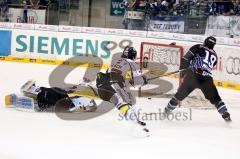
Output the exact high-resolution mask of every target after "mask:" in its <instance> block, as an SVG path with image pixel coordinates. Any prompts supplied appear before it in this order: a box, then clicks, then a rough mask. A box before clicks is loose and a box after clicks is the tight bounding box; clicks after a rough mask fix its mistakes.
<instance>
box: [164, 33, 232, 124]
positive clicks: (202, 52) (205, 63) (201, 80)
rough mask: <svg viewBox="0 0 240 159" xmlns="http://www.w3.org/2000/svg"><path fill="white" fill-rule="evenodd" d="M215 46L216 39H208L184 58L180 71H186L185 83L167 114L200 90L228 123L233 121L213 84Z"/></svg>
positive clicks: (172, 101) (191, 49) (170, 102)
mask: <svg viewBox="0 0 240 159" xmlns="http://www.w3.org/2000/svg"><path fill="white" fill-rule="evenodd" d="M215 44H216V38H214V37H212V36H210V37H207V38H206V39H205V41H204V43H203V44H202V45H201V44H197V45H194V46H192V47H191V48H190V49H189V51H188V52H187V53H186V54H185V55H184V56H183V58H182V62H181V65H180V69H185V71H183V72H181V74H180V76H181V77H182V78H183V83H182V84H181V86H180V87H179V88H178V91H177V93H176V94H175V96H174V97H173V98H172V99H171V100H170V101H169V103H168V105H167V106H166V107H165V110H164V111H165V114H169V113H170V112H171V111H172V110H174V109H175V108H176V107H177V105H178V103H179V102H180V101H182V100H183V99H184V98H186V97H187V96H188V95H189V94H190V93H191V92H192V91H193V90H194V89H196V88H199V89H201V91H202V92H203V94H204V96H205V98H206V99H208V100H209V101H210V102H211V104H213V105H215V107H216V108H217V110H218V112H219V113H220V114H221V115H222V117H223V119H224V120H225V121H227V122H230V121H231V118H230V114H229V113H228V110H227V108H226V105H225V103H224V102H223V101H222V99H221V97H220V96H219V94H218V91H217V88H216V86H215V85H214V83H213V78H212V69H213V67H214V66H215V65H216V64H217V59H218V58H217V54H216V52H215V51H214V50H213V48H214V46H215Z"/></svg>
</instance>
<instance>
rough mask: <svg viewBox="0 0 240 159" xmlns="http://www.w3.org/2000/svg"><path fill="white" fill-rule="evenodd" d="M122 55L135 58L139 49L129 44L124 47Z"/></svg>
mask: <svg viewBox="0 0 240 159" xmlns="http://www.w3.org/2000/svg"><path fill="white" fill-rule="evenodd" d="M121 57H122V58H128V59H131V60H134V59H135V58H136V57H137V51H136V50H135V49H134V47H131V46H127V47H125V48H124V50H123V53H122V56H121Z"/></svg>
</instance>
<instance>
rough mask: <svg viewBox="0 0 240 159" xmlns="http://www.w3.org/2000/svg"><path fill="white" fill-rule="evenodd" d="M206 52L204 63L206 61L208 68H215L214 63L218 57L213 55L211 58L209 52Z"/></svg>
mask: <svg viewBox="0 0 240 159" xmlns="http://www.w3.org/2000/svg"><path fill="white" fill-rule="evenodd" d="M205 52H206V56H205V59H204V60H203V61H204V62H205V63H206V64H208V66H209V67H210V68H213V65H214V63H215V62H216V60H217V57H216V56H215V55H213V54H211V55H210V57H209V51H207V50H205Z"/></svg>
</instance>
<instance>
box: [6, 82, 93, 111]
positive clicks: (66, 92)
mask: <svg viewBox="0 0 240 159" xmlns="http://www.w3.org/2000/svg"><path fill="white" fill-rule="evenodd" d="M78 87H81V90H78V92H81V91H82V92H83V93H82V94H84V92H86V90H88V89H90V86H89V85H87V84H80V85H79V86H78ZM78 87H77V86H76V87H70V88H66V89H64V88H58V87H53V88H46V87H39V86H37V85H36V82H35V81H32V80H30V81H27V82H26V83H25V84H24V85H23V86H22V87H21V94H20V95H17V94H10V95H7V96H6V97H5V103H6V106H14V107H16V108H17V109H22V110H33V111H48V110H49V109H50V108H52V107H53V106H55V105H56V104H57V103H58V102H59V101H61V100H68V103H69V105H67V106H66V105H64V107H65V108H67V111H69V112H93V111H96V109H97V104H96V102H95V101H94V99H92V98H88V97H84V96H79V95H74V96H73V95H71V92H75V91H74V90H76V89H77V88H78ZM86 93H87V92H86Z"/></svg>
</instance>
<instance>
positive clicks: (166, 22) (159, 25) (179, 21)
mask: <svg viewBox="0 0 240 159" xmlns="http://www.w3.org/2000/svg"><path fill="white" fill-rule="evenodd" d="M149 30H150V31H159V32H173V33H183V32H184V18H183V17H178V16H176V17H167V16H155V17H154V18H151V20H150V24H149Z"/></svg>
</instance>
